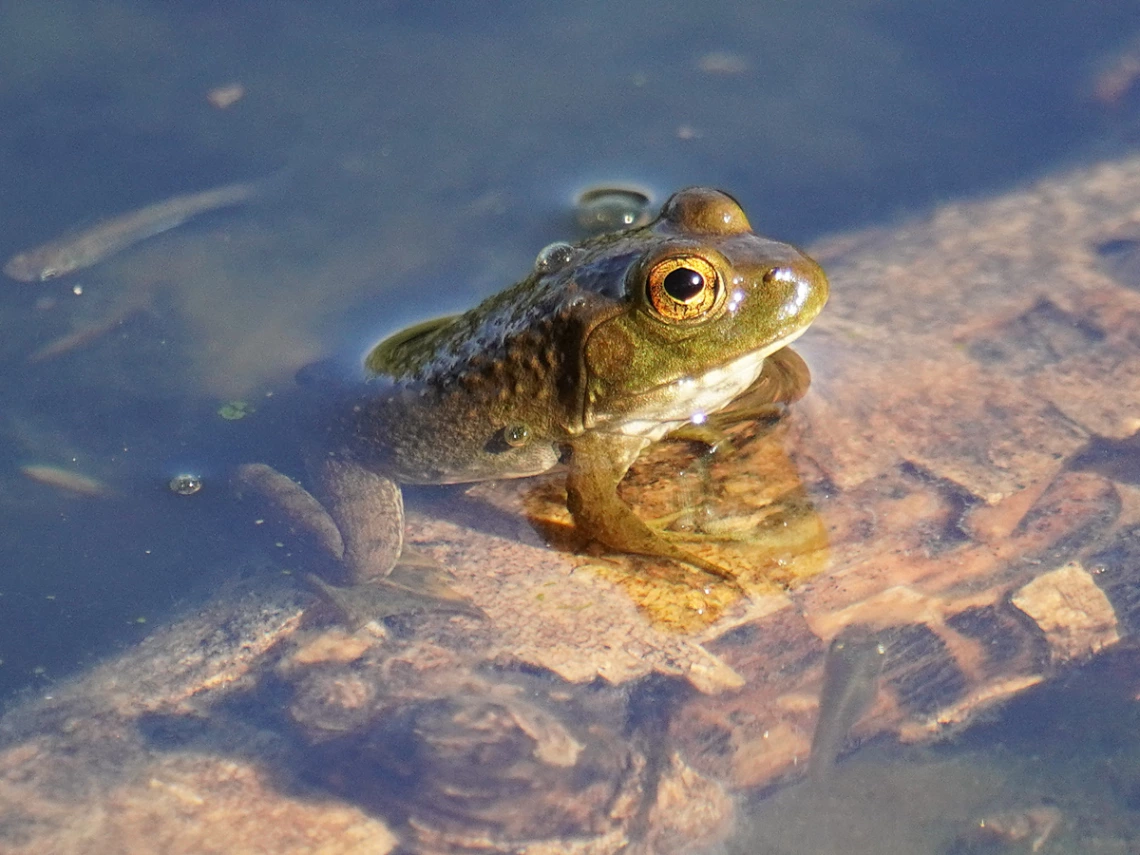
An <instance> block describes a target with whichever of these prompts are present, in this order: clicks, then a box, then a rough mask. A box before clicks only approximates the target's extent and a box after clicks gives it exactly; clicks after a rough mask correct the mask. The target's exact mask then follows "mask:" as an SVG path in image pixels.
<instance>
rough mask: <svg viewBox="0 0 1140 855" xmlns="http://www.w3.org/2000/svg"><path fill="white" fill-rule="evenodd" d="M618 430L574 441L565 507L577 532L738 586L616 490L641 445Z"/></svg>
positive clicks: (606, 544) (617, 548)
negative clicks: (653, 525)
mask: <svg viewBox="0 0 1140 855" xmlns="http://www.w3.org/2000/svg"><path fill="white" fill-rule="evenodd" d="M644 445H645V442H644V440H642V439H640V438H637V437H627V436H625V435H623V434H602V433H597V432H595V433H589V434H585V435H583V436H582V437H580V438H577V439H575V441H574V444H573V456H572V458H571V461H570V471H569V473H568V475H567V479H566V505H567V507H568V508H569V509H570V514H571V516H573V518H574V525H575V526H576V527H577V529H578V531H579V532H581V533H582V534H583V535H584V536H585V537H587V538H589V539H590V540H593V541H596V542H597V543H600V544H601V545H602V546H605V547H608V548H609V549H612V550H614V551H615V552H626V553H632V554H634V555H648V556H651V557H656V558H665V559H668V560H670V561H674V562H677V563H679V564H683V565H687V566H689V567H695V568H697V569H698V570H702V571H703V572H705V573H708V574H710V575H712V576H716V577H717V578H718V579H724V580H726V581H728V582H730V583H732V584H733V585H737V583H736V581H735V579H734V577H733V574H732V573H731V572H730V571H728V570H726V569H725V568H724V567H721V566H720V565H719V564H716V563H714V562H712V561H708V560H706V559H704V558H702V557H701V556H699V555H696V554H694V553H691V552H689V551H688V550H685V549H682V548H681V547H680V546H677V545H676V544H675V543H673V542H672V540H671V539H670V538H669V537H668V536H666V535H665V534H663V533H662V532H660V531H656V530H654V529H653V528H651V527H650V526H648V525H646V523H645V522H643V521H642V520H641V519H640V518H639V517H638V516H637V515H636V514H635V513H634V512H633V509H632V508H630V507H629V505H627V504H626V503H625V502H623V501H622V500H621V498H620V497H619V496H618V494H617V489H616V488H617V484H618V482H619V481H621V479H622V478H623V477H624V476H625V473H626V471H627V470H628V469H629V466H630V464H631V463H632V462H633V460H634V459H636V457H637V455H638V454H639V453H640V452H641V449H642V448H643V447H644Z"/></svg>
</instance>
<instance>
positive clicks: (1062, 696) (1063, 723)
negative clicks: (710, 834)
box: [725, 646, 1140, 855]
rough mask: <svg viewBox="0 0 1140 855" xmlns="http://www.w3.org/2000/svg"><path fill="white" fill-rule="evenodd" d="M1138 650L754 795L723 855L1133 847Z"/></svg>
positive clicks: (963, 853)
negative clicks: (938, 736)
mask: <svg viewBox="0 0 1140 855" xmlns="http://www.w3.org/2000/svg"><path fill="white" fill-rule="evenodd" d="M1138 691H1140V650H1138V649H1137V648H1136V647H1135V646H1132V647H1125V648H1121V649H1119V650H1114V651H1112V652H1110V653H1107V654H1105V655H1103V656H1102V657H1101V658H1100V659H1098V660H1095V661H1093V662H1091V663H1089V664H1087V665H1085V666H1084V667H1083V668H1078V669H1075V670H1073V671H1072V672H1071V673H1070V674H1069V675H1067V676H1066V677H1063V678H1061V679H1059V680H1058V681H1056V682H1055V683H1052V684H1049V685H1047V686H1043V687H1041V688H1039V689H1037V690H1034V691H1030V692H1028V693H1026V694H1025V695H1023V696H1021V697H1018V698H1016V699H1015V700H1013V701H1012V702H1011V703H1009V704H1008V705H1007V706H1005V707H1003V708H1002V709H1000V710H998V711H997V712H995V713H994V714H993V715H992V717H991V718H990V720H988V721H985V720H983V721H981V722H979V723H978V724H976V725H974V726H973V727H971V728H969V729H968V730H967V731H965V732H964V733H962V734H960V735H958V736H956V737H952V738H948V739H947V740H945V741H943V742H941V743H935V744H932V745H928V746H900V745H898V744H896V743H893V742H888V741H882V742H878V743H872V744H869V745H866V746H863V747H862V748H861V749H859V750H857V751H855V752H853V753H852V754H850V755H849V756H848V757H846V758H844V759H843V760H842V761H841V762H839V763H838V764H837V765H836V766H835V768H834V769H833V771H832V773H831V774H830V775H829V776H828V777H827V779H826V780H825V781H823V782H822V783H817V782H813V781H810V780H809V779H807V778H805V779H803V780H801V781H799V782H797V783H794V784H792V785H790V786H788V787H786V788H782V789H781V788H777V789H774V790H768V791H766V792H764V793H761V794H758V795H756V796H754V797H753V798H752V799H751V800H749V801H748V802H747V803H746V804H745V805H744V806H743V809H742V810H741V819H740V822H739V824H738V827H737V829H736V831H735V833H734V834H733V836H732V839H731V840H730V841H729V842H728V843H727V844H726V846H725V851H726V852H727V853H731V855H737V853H739V855H744V853H752V854H753V855H801V853H802V855H809V853H810V855H840V853H842V855H896V853H897V855H904V853H905V855H912V853H932V855H983V853H985V854H986V855H999V853H1023V852H1041V853H1068V852H1074V853H1075V852H1081V853H1106V855H1107V853H1113V855H1116V853H1120V855H1124V853H1131V852H1135V851H1137V850H1136V847H1137V845H1138V844H1140V702H1138V700H1137V692H1138Z"/></svg>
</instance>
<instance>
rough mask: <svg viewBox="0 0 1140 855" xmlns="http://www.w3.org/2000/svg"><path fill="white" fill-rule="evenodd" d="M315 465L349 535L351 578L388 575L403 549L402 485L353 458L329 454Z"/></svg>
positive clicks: (337, 519)
mask: <svg viewBox="0 0 1140 855" xmlns="http://www.w3.org/2000/svg"><path fill="white" fill-rule="evenodd" d="M310 468H312V469H313V470H315V475H316V480H317V482H318V483H319V484H320V488H321V495H322V499H323V500H324V501H323V504H324V506H325V507H326V508H328V512H329V514H330V515H331V516H332V518H333V520H334V521H335V522H336V526H337V528H338V529H339V530H340V533H341V537H342V538H343V539H344V563H345V567H346V569H347V570H348V574H349V577H350V578H351V580H352V582H353V583H354V584H361V583H366V582H374V581H378V580H383V579H386V578H387V577H388V574H389V573H391V572H392V568H393V567H395V566H396V563H397V562H398V561H399V560H400V554H401V553H402V552H403V549H404V498H403V495H402V494H401V492H400V487H399V485H397V484H396V483H395V482H394V481H392V480H391V479H390V478H386V477H384V476H383V475H380V474H378V473H376V472H373V471H372V470H370V469H367V468H365V467H364V466H362V465H361V464H360V463H358V462H357V461H355V460H353V459H352V458H351V457H341V456H335V455H328V456H326V457H322V458H321V459H320V460H319V461H318V462H317V463H316V464H315V465H312V466H311V467H310Z"/></svg>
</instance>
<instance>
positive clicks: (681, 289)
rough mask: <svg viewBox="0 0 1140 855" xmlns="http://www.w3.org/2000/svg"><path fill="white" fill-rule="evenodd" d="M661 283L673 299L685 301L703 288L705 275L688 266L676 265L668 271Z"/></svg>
mask: <svg viewBox="0 0 1140 855" xmlns="http://www.w3.org/2000/svg"><path fill="white" fill-rule="evenodd" d="M661 285H662V287H663V288H664V289H665V293H666V294H668V295H669V296H670V297H672V298H673V299H674V300H676V301H677V302H679V303H687V302H689V301H690V300H691V299H693V298H694V297H696V296H697V295H698V294H700V293H701V291H703V290H704V289H705V277H703V276H701V274H699V273H697V271H695V270H692V269H690V268H688V267H678V268H677V269H676V270H671V271H669V274H668V275H667V276H666V277H665V281H664V282H662V283H661Z"/></svg>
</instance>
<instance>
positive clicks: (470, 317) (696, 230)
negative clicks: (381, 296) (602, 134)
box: [309, 187, 828, 593]
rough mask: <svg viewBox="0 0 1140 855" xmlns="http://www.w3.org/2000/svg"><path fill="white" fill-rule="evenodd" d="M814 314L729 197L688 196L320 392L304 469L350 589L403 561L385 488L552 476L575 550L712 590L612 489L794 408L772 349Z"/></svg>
mask: <svg viewBox="0 0 1140 855" xmlns="http://www.w3.org/2000/svg"><path fill="white" fill-rule="evenodd" d="M827 298H828V281H827V277H826V275H825V274H824V272H823V270H822V269H821V268H820V266H819V265H818V264H817V263H816V262H815V261H814V260H812V259H811V258H810V257H809V256H807V255H806V254H805V253H803V252H802V251H800V250H799V249H797V248H795V247H793V246H792V245H790V244H787V243H782V242H780V241H776V240H772V239H769V238H766V237H762V236H760V235H758V234H756V233H755V232H754V231H753V229H752V226H751V224H750V223H749V221H748V218H747V216H746V215H745V213H744V211H743V209H742V207H741V205H740V204H739V203H738V202H737V201H736V200H735V199H734V198H733V197H732V196H730V195H728V194H727V193H725V192H722V191H720V190H716V189H711V188H707V187H689V188H686V189H682V190H680V191H678V192H676V193H674V194H673V195H672V196H670V197H669V198H668V199H667V200H666V201H665V202H664V204H663V205H662V206H661V208H660V211H659V213H658V214H657V216H656V217H655V218H653V219H652V220H650V221H649V222H647V223H645V224H644V225H641V226H638V227H632V228H626V229H618V230H613V231H609V232H605V233H602V234H597V235H593V236H590V237H587V238H585V239H583V240H580V241H578V242H576V243H564V242H558V243H554V244H551V245H549V246H547V247H546V248H544V249H543V250H542V251H541V252H540V253H539V254H538V257H537V259H536V261H535V263H534V265H533V267H532V269H531V270H530V271H529V272H528V273H527V274H526V275H525V277H524V278H522V279H521V280H520V281H519V282H517V283H516V284H514V285H512V286H511V287H509V288H507V289H506V290H503V291H501V292H499V293H497V294H495V295H493V296H491V297H489V298H487V299H486V300H485V301H483V302H482V303H480V304H479V305H478V306H476V307H475V308H473V309H471V310H470V311H468V312H466V313H463V314H458V315H452V316H448V317H442V318H436V319H433V320H428V321H426V322H423V323H419V324H416V325H413V326H411V327H409V328H407V329H404V330H402V331H400V332H397V333H395V334H394V335H390V336H389V337H387V338H385V339H384V340H382V341H380V342H379V343H378V344H376V345H375V346H374V347H372V348H371V349H370V350H369V351H368V353H367V354H366V355H365V356H364V358H363V359H362V360H361V364H360V366H359V372H358V376H357V377H355V378H352V379H350V380H349V381H344V380H342V381H339V382H337V383H335V384H332V385H334V386H335V387H336V388H335V391H331V392H330V390H328V389H325V390H324V392H325V394H324V395H323V398H322V400H323V402H324V403H323V404H322V408H321V409H322V414H323V423H322V424H323V426H322V427H321V429H320V432H319V435H320V436H321V446H322V447H321V450H320V451H319V453H317V454H315V455H312V456H310V459H309V469H310V470H311V474H312V476H313V480H314V481H315V482H316V483H317V485H318V487H319V493H320V499H319V501H320V503H321V505H322V506H323V508H324V509H325V510H326V511H327V513H328V516H329V518H330V519H331V525H330V523H329V521H328V520H326V521H324V522H322V524H321V528H323V529H324V530H326V532H331V531H333V530H334V529H335V532H337V533H339V536H340V539H341V543H340V544H336V545H333V546H332V547H331V549H332V551H333V552H334V553H335V552H339V553H340V556H341V558H342V560H343V563H344V566H345V569H346V571H347V576H348V579H349V582H350V586H355V587H359V586H367V585H373V586H375V585H384V584H385V583H390V582H391V581H392V579H393V570H394V569H395V568H397V567H398V566H400V565H402V564H405V563H411V564H415V563H417V561H416V559H414V558H412V557H411V553H410V552H409V551H408V550H405V549H404V544H403V517H404V509H403V499H402V491H401V485H417V484H430V485H438V484H460V483H471V482H479V481H486V480H496V479H508V478H525V477H530V476H534V475H539V474H541V473H544V472H548V471H550V470H552V469H555V468H556V467H560V466H561V467H563V468H564V469H565V473H566V475H565V483H566V505H567V508H568V510H569V514H570V517H571V519H572V521H573V524H574V527H575V529H576V531H577V533H578V535H579V537H580V540H581V541H582V542H583V543H585V544H593V545H596V546H597V547H600V549H601V550H602V551H603V552H608V553H618V554H632V555H638V556H647V557H650V558H654V559H663V560H665V561H668V562H673V563H676V564H678V565H681V566H684V567H687V568H692V569H695V570H697V571H699V572H702V573H707V574H711V575H713V576H715V577H719V578H730V574H729V573H728V572H727V571H726V570H724V569H723V568H721V567H720V566H719V565H717V564H716V563H714V562H712V561H709V560H707V559H705V558H704V557H702V556H700V555H697V554H696V553H694V552H693V551H691V550H690V549H688V548H686V546H685V545H684V544H683V543H682V542H680V540H681V539H680V537H679V536H677V535H676V534H674V533H672V532H669V531H667V530H665V528H664V527H661V526H656V525H654V524H653V523H652V522H646V521H643V520H642V519H641V518H640V517H638V516H637V514H636V513H635V512H634V510H633V509H632V508H631V507H630V506H629V505H628V504H627V503H626V502H625V501H624V500H622V499H621V498H620V496H619V494H618V485H619V484H620V483H621V481H622V480H623V478H624V477H625V476H626V473H627V472H628V471H629V469H630V467H631V466H632V464H633V463H634V462H635V461H636V460H637V458H638V457H639V456H640V455H641V454H642V453H643V452H644V451H645V450H646V449H647V448H649V447H650V446H652V445H653V444H654V443H656V442H658V441H659V440H662V439H663V438H665V437H667V436H684V435H685V431H692V432H696V435H697V436H698V437H699V436H700V435H701V431H706V430H711V429H713V420H714V419H715V417H716V414H718V413H720V412H721V411H722V410H725V408H726V407H728V406H729V405H730V404H733V402H736V401H740V400H745V399H747V400H748V401H749V402H750V405H752V406H757V405H759V406H761V407H763V406H768V405H771V406H777V407H782V406H786V405H788V404H790V403H792V402H794V401H795V400H797V399H798V398H800V397H801V396H802V395H803V394H804V392H805V391H806V389H807V386H808V385H809V383H810V373H809V372H808V370H807V367H806V365H805V364H804V363H803V360H802V359H801V358H800V357H799V356H798V355H797V354H796V353H795V352H794V351H793V350H792V349H791V348H790V347H789V346H788V345H789V344H790V343H791V342H793V341H794V340H795V339H797V338H798V337H799V336H800V335H801V334H803V333H804V332H805V331H806V330H807V328H808V327H809V325H810V324H811V323H812V321H813V320H814V319H815V318H816V316H817V315H818V314H819V312H820V311H821V310H822V309H823V307H824V304H825V303H826V301H827ZM330 537H331V539H332V540H335V539H336V538H335V536H333V535H330ZM322 588H327V586H324V585H323V583H322ZM327 592H328V591H327V590H326V593H327Z"/></svg>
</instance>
